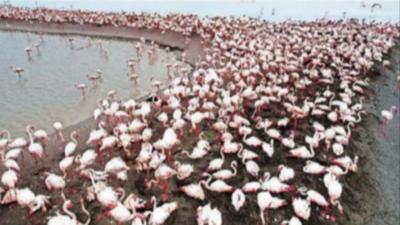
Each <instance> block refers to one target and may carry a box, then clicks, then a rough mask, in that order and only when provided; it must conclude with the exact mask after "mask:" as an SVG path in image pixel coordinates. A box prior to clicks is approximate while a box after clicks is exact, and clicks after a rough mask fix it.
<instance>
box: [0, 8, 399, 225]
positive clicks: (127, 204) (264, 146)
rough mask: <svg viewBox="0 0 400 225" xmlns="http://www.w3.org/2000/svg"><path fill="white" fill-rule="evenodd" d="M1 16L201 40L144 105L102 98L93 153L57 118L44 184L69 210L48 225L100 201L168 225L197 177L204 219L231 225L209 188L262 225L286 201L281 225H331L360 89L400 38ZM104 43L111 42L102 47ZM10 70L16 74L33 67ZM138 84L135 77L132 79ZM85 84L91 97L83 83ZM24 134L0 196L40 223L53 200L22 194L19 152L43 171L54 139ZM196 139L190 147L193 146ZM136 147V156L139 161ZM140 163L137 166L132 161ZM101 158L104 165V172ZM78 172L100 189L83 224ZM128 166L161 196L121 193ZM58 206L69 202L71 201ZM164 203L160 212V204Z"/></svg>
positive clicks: (49, 12)
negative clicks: (192, 63) (59, 155)
mask: <svg viewBox="0 0 400 225" xmlns="http://www.w3.org/2000/svg"><path fill="white" fill-rule="evenodd" d="M0 18H1V20H27V21H31V22H48V23H61V24H62V23H77V24H92V25H96V26H106V25H113V26H117V27H132V28H143V29H158V30H160V32H161V33H165V31H171V32H174V33H176V34H179V35H183V37H184V38H185V40H187V41H188V42H190V37H191V35H199V36H200V38H201V44H202V46H203V49H204V52H205V54H206V56H205V58H204V59H201V60H199V61H198V62H196V68H195V70H194V71H193V72H192V74H191V76H189V73H190V71H188V70H187V69H181V70H179V69H178V68H176V69H175V70H170V67H171V65H168V64H166V68H167V70H168V73H167V74H166V76H168V77H169V78H170V84H169V86H168V87H167V88H166V89H164V90H161V89H160V86H161V82H160V81H156V80H154V79H153V78H150V81H151V82H152V86H153V87H154V91H153V92H152V93H151V95H150V96H149V98H148V99H146V100H144V101H135V100H133V99H130V100H127V101H122V100H121V99H118V98H116V97H115V96H114V95H115V94H116V93H115V92H111V93H109V95H108V96H107V97H106V98H104V99H102V100H100V101H99V108H97V109H96V110H95V112H94V114H95V120H96V124H97V127H98V129H94V130H92V131H91V132H90V137H89V139H88V140H87V142H86V146H87V147H88V148H94V149H87V150H84V151H83V152H82V154H80V155H78V154H77V153H78V150H77V144H78V140H77V137H78V133H77V132H72V133H71V134H70V139H71V142H68V143H65V139H64V136H63V127H62V124H61V123H59V122H56V123H54V130H55V132H56V135H57V139H58V141H59V145H60V148H63V149H64V156H65V157H64V158H63V159H62V160H61V161H60V162H59V169H60V170H59V171H57V170H56V171H47V172H44V176H45V181H44V182H45V185H46V187H47V189H48V190H49V191H57V192H58V194H56V196H57V197H56V200H57V205H59V207H60V208H62V211H63V213H57V215H55V216H53V217H51V218H50V219H49V220H48V223H47V224H49V225H50V224H89V223H90V221H91V216H90V213H89V212H88V211H87V210H86V208H85V201H87V202H91V201H97V202H98V204H100V206H101V208H102V209H104V210H106V211H105V213H104V214H105V215H108V216H110V217H111V218H113V219H114V220H116V221H117V222H118V223H125V222H132V224H145V223H146V221H147V222H148V223H149V224H164V223H165V222H166V221H167V219H168V218H169V216H170V214H171V213H173V212H174V211H175V210H177V209H178V208H179V202H177V201H174V202H168V203H167V200H168V193H169V188H168V187H169V185H170V184H171V183H172V182H175V181H176V179H178V180H185V179H188V178H189V177H191V176H195V174H200V175H199V176H197V178H196V180H197V182H194V183H191V184H188V185H184V186H180V187H179V190H180V191H182V192H183V193H185V194H186V195H187V198H188V199H190V198H194V199H199V200H202V201H204V202H205V201H207V200H208V201H211V203H208V204H206V205H200V206H198V208H197V213H196V215H197V222H198V224H210V225H219V224H222V215H221V211H219V210H218V209H217V208H212V207H211V205H212V204H213V203H212V202H213V199H209V198H207V195H206V194H207V193H208V192H207V191H204V190H205V189H206V190H209V191H211V192H216V193H221V195H229V196H231V201H232V205H233V206H234V208H235V210H236V211H240V210H243V209H242V208H243V207H246V204H245V203H246V202H247V201H257V204H258V206H259V210H260V211H259V213H260V214H259V215H260V219H261V222H262V224H266V223H269V216H268V212H269V210H270V209H278V208H288V207H291V208H292V210H291V212H293V216H292V217H291V218H289V220H285V221H281V223H282V224H289V225H299V224H302V221H307V220H309V218H310V217H311V216H319V215H311V207H317V208H320V209H323V213H322V214H321V216H323V217H324V218H326V219H331V220H333V221H334V220H335V215H337V212H339V213H340V214H342V213H343V210H344V208H345V207H346V206H345V207H343V206H342V204H341V203H340V198H341V195H342V191H343V185H342V183H341V179H343V178H342V177H343V176H345V175H346V174H347V173H349V172H351V173H353V172H356V171H357V163H358V157H357V155H355V154H354V153H353V152H352V151H351V150H350V149H349V147H348V145H349V142H350V141H351V131H352V127H354V126H357V124H358V123H360V122H361V121H362V118H363V117H362V115H365V114H366V112H365V110H364V109H363V101H364V97H363V95H364V94H365V89H366V88H367V87H368V85H369V81H370V80H369V78H368V77H367V74H368V72H369V71H371V70H372V69H373V65H374V63H381V68H382V73H384V72H385V71H384V70H385V68H386V67H387V66H388V65H389V64H390V61H388V60H384V59H383V56H384V54H387V53H388V51H389V49H390V48H391V47H393V46H394V45H395V40H394V39H396V38H397V39H398V38H399V27H398V26H395V25H393V24H390V23H386V24H382V23H375V22H370V23H366V22H365V21H360V20H356V19H349V20H346V21H343V20H339V21H330V20H317V21H313V22H295V21H291V20H288V21H284V22H281V23H272V22H266V21H259V20H254V19H247V18H225V17H212V18H210V17H205V18H198V17H197V16H195V15H182V14H168V15H165V16H162V15H159V14H156V13H153V14H148V13H141V14H136V13H127V12H123V13H105V12H98V11H96V12H92V11H82V10H58V9H57V10H56V9H49V8H34V9H31V8H18V7H11V6H2V7H0ZM72 41H73V40H70V42H71V43H72ZM98 43H99V46H101V41H99V42H98ZM145 48H148V46H146V45H144V44H140V43H138V46H137V53H138V54H137V58H136V59H133V60H130V61H129V60H128V63H130V64H129V67H130V68H131V69H132V70H131V71H130V74H133V73H132V72H133V71H134V69H133V68H134V62H135V60H140V57H144V56H143V55H142V54H140V53H141V50H142V49H145ZM27 52H28V51H27ZM28 54H29V52H28ZM149 57H150V55H149ZM13 70H14V71H15V72H17V73H19V74H20V73H21V72H22V71H23V69H20V68H14V67H13ZM100 74H101V71H100V72H99V73H98V75H99V76H100ZM128 75H129V74H128ZM89 77H90V76H88V78H89ZM135 77H136V78H137V75H135V76H134V75H131V79H135ZM89 79H91V78H89ZM94 80H96V78H93V82H95V81H94ZM76 87H77V88H79V89H82V90H83V91H84V87H81V86H79V84H77V85H76ZM397 110H398V109H397V107H396V106H393V107H391V108H390V111H387V110H383V111H382V117H383V120H384V122H383V128H382V133H381V135H382V136H386V135H387V129H386V124H387V121H388V120H391V119H393V114H394V113H395V112H397ZM26 133H27V134H28V136H29V141H27V140H25V138H23V137H19V138H11V137H10V134H9V133H8V132H7V131H3V132H1V136H2V137H3V139H1V140H0V149H1V156H2V162H3V164H4V166H5V167H6V168H8V169H7V171H5V172H4V173H3V174H2V176H1V182H2V184H3V185H4V186H5V188H4V189H3V188H0V193H3V192H5V195H4V197H3V198H1V204H2V205H4V204H11V203H13V202H17V204H18V205H19V206H21V207H22V208H27V217H30V216H31V215H34V214H35V211H37V210H42V212H46V210H47V209H46V205H48V204H51V202H50V201H51V200H52V199H51V197H50V196H47V195H43V194H38V193H36V194H35V193H33V192H32V191H31V190H30V189H29V188H24V187H20V186H18V183H19V181H20V179H22V178H21V176H20V170H21V168H20V166H19V163H18V162H17V161H18V159H19V158H20V157H21V161H22V163H24V161H23V160H24V159H23V153H24V152H29V153H30V154H31V155H32V156H33V159H34V161H35V162H36V168H37V169H38V167H39V165H38V161H39V160H45V154H46V151H45V149H46V146H45V143H46V141H48V139H49V138H48V136H47V134H46V132H44V131H43V130H36V131H35V128H34V127H33V126H30V125H29V126H27V128H26ZM160 133H161V134H162V135H157V134H160ZM5 134H7V137H4V136H5ZM153 134H154V135H153ZM214 134H215V138H214V137H213V135H214ZM156 136H160V138H159V139H156V138H155V137H156ZM197 137H199V139H198V141H196V144H195V145H194V146H192V145H190V144H188V143H189V142H190V141H192V140H197ZM139 145H140V148H138V146H139ZM183 148H185V149H188V151H187V150H183ZM50 150H51V151H56V150H55V149H50ZM105 151H108V153H109V154H108V155H109V157H107V158H108V161H106V160H105V158H106V157H105V156H104V152H105ZM135 152H138V154H135V158H132V155H133V154H134V153H135ZM209 154H211V155H215V156H217V157H215V158H213V159H212V160H211V161H210V162H209V164H208V166H207V168H200V167H198V166H197V165H198V164H200V163H201V162H202V161H203V160H204V159H205V157H206V156H207V155H209ZM136 155H137V156H136ZM274 158H275V159H277V160H278V162H279V163H278V164H277V165H276V169H269V170H265V168H266V167H267V165H269V164H270V163H269V162H270V159H274ZM178 159H179V161H178ZM130 160H133V161H134V165H130V164H129V163H127V162H128V161H130ZM229 160H230V161H229ZM283 162H286V163H283ZM275 163H276V160H275ZM95 164H100V165H101V166H102V168H104V169H103V170H95V169H94V165H95ZM285 164H286V165H285ZM288 164H291V165H293V166H289V165H288ZM103 165H104V167H103ZM272 165H275V164H271V165H269V167H268V168H272ZM227 166H230V167H231V169H227ZM72 168H75V170H76V171H77V172H78V173H79V174H80V175H82V176H84V177H87V179H88V180H89V182H90V186H89V187H87V189H86V190H85V193H86V194H85V196H80V199H81V201H80V202H81V206H82V211H83V212H84V213H85V214H86V215H87V216H88V219H87V220H86V222H85V223H80V222H79V221H77V217H76V215H75V214H74V213H73V212H71V211H69V208H70V207H71V200H69V199H67V198H66V196H65V194H64V193H67V194H71V195H73V194H74V193H75V194H76V192H77V190H71V189H70V188H68V181H70V180H71V179H73V177H74V176H75V175H74V174H75V171H74V170H73V169H72ZM26 169H27V168H26ZM131 170H135V171H136V172H138V173H140V172H141V171H143V172H144V173H146V178H145V180H144V182H145V183H146V186H147V188H148V189H151V188H152V186H153V184H154V185H155V186H157V187H160V188H161V189H162V190H163V193H162V196H158V197H157V196H156V195H155V196H153V197H152V198H151V199H147V200H145V199H141V198H140V197H139V196H138V195H137V194H135V193H130V194H129V195H128V197H126V198H125V192H126V191H129V192H131V190H124V189H123V188H121V186H120V182H121V181H129V180H130V177H131V176H135V173H128V172H129V171H131ZM238 170H243V171H246V172H245V173H241V174H242V175H243V174H245V175H243V177H246V180H248V182H246V183H245V185H244V186H238V185H237V184H235V183H230V182H229V180H230V179H232V178H233V177H235V176H237V175H238V174H239V173H238ZM263 170H264V171H263ZM196 171H197V172H198V171H201V172H200V173H197V172H196ZM304 176H311V177H313V179H315V180H316V182H317V183H323V185H316V186H311V187H306V186H305V185H304V183H303V182H301V179H299V177H304ZM174 177H176V179H175V178H174ZM319 177H322V178H323V179H322V181H320V180H319V179H318V178H319ZM203 178H206V179H203ZM111 179H115V180H116V187H114V186H113V185H111V184H110V183H111ZM243 179H244V178H243ZM255 194H256V198H254V197H255ZM59 198H62V199H63V204H62V206H61V205H60V204H59V201H60V199H59ZM253 198H254V199H253ZM160 200H161V201H162V202H163V203H164V204H162V205H160V204H159V202H160ZM150 204H153V208H152V210H151V209H149V206H150ZM289 204H291V206H287V205H289ZM336 210H337V211H336ZM264 212H266V213H265V215H266V216H264ZM3 213H4V210H3ZM193 214H195V212H193ZM0 217H1V214H0Z"/></svg>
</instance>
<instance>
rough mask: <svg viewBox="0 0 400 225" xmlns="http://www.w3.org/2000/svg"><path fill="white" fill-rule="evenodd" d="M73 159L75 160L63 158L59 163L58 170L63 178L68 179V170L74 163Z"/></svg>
mask: <svg viewBox="0 0 400 225" xmlns="http://www.w3.org/2000/svg"><path fill="white" fill-rule="evenodd" d="M74 159H75V156H68V157H65V158H63V159H62V160H61V161H60V163H59V167H60V170H61V171H62V172H63V174H64V178H67V177H68V170H69V169H70V168H71V167H72V164H73V163H74Z"/></svg>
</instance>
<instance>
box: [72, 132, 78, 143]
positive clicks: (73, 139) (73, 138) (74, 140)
mask: <svg viewBox="0 0 400 225" xmlns="http://www.w3.org/2000/svg"><path fill="white" fill-rule="evenodd" d="M71 140H72V141H73V142H74V143H75V144H76V145H78V141H77V140H76V139H75V137H74V133H72V134H71Z"/></svg>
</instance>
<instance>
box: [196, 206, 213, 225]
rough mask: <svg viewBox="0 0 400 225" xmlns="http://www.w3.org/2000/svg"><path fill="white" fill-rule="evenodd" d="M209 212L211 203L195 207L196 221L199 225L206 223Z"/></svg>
mask: <svg viewBox="0 0 400 225" xmlns="http://www.w3.org/2000/svg"><path fill="white" fill-rule="evenodd" d="M210 213H211V205H210V203H208V204H207V205H205V206H199V207H197V210H196V214H197V223H198V224H199V225H204V224H207V223H208V219H209V217H210Z"/></svg>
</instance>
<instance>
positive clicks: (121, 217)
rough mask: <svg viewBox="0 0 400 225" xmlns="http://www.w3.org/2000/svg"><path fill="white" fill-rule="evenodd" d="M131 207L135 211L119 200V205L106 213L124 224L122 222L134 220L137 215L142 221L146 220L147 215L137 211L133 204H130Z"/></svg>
mask: <svg viewBox="0 0 400 225" xmlns="http://www.w3.org/2000/svg"><path fill="white" fill-rule="evenodd" d="M130 209H131V210H132V211H133V212H132V213H131V212H130V211H129V209H128V208H127V207H126V206H125V205H123V204H122V203H120V202H118V205H117V206H116V207H114V208H113V209H111V210H110V211H108V212H106V215H108V216H111V217H112V218H114V219H115V220H116V221H117V222H118V224H119V225H122V223H125V222H128V221H130V220H133V219H134V218H135V217H138V218H140V219H141V220H142V221H144V220H145V217H144V216H143V215H142V214H138V213H136V210H135V208H134V207H133V206H130Z"/></svg>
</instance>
